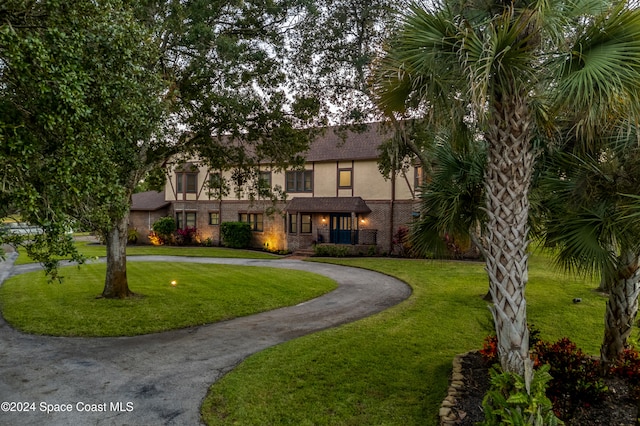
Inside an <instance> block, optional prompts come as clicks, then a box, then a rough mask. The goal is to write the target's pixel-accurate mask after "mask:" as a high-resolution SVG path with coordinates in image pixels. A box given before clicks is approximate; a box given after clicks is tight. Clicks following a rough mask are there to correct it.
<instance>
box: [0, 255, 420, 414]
mask: <svg viewBox="0 0 640 426" xmlns="http://www.w3.org/2000/svg"><path fill="white" fill-rule="evenodd" d="M128 260H129V261H131V262H135V261H160V262H163V261H171V262H194V263H214V264H235V265H243V266H266V267H273V268H286V269H298V270H304V271H309V272H315V273H317V274H321V275H324V276H327V277H329V278H332V279H333V280H335V281H337V282H338V284H339V286H338V288H337V289H336V290H334V291H332V292H330V293H328V294H326V295H324V296H321V297H318V298H316V299H313V300H310V301H308V302H305V303H301V304H299V305H297V306H291V307H287V308H282V309H277V310H274V311H269V312H264V313H261V314H257V315H252V316H249V317H242V318H237V319H234V320H231V321H225V322H221V323H216V324H211V325H207V326H200V327H194V328H189V329H185V330H178V331H171V332H165V333H158V334H151V335H144V336H138V337H120V338H68V337H46V336H33V335H27V334H23V333H20V332H18V331H16V330H14V329H12V328H11V327H9V326H8V325H7V323H6V322H5V321H4V320H3V319H1V318H0V402H5V401H6V402H15V403H17V404H15V405H14V406H13V407H10V408H15V409H25V408H26V410H28V411H26V412H6V411H5V409H6V408H7V407H6V405H4V404H3V407H2V408H3V409H2V411H0V424H6V425H33V424H47V425H80V424H82V425H90V424H91V425H198V424H200V423H201V421H200V414H199V413H200V411H199V410H200V404H201V402H202V399H203V398H204V396H205V394H206V392H207V389H208V387H209V386H210V385H211V384H212V383H214V382H215V381H216V380H218V379H219V378H220V377H222V376H223V375H224V374H226V373H227V372H229V371H230V370H232V369H233V368H234V367H235V366H236V365H237V364H238V363H240V362H241V361H242V360H243V359H245V358H246V357H247V356H249V355H251V354H253V353H255V352H258V351H260V350H263V349H265V348H267V347H270V346H274V345H277V344H279V343H282V342H285V341H287V340H290V339H293V338H295V337H299V336H303V335H305V334H309V333H312V332H315V331H318V330H322V329H326V328H329V327H333V326H337V325H339V324H344V323H347V322H350V321H354V320H357V319H360V318H363V317H366V316H368V315H371V314H373V313H376V312H379V311H382V310H384V309H386V308H388V307H390V306H393V305H395V304H397V303H399V302H400V301H402V300H404V299H406V298H407V297H408V296H409V295H410V293H411V290H410V289H409V287H408V286H407V285H406V284H404V283H403V282H401V281H399V280H397V279H395V278H392V277H389V276H386V275H383V274H379V273H376V272H372V271H367V270H362V269H356V268H349V267H343V266H336V265H329V264H321V263H312V262H301V261H298V260H289V259H282V260H253V259H252V260H248V259H212V258H184V257H167V256H135V257H134V256H132V257H129V258H128ZM1 263H5V268H4V269H5V271H4V273H3V271H2V268H0V282H2V280H3V278H4V276H6V275H15V274H17V273H21V272H25V271H27V270H31V269H33V266H28V265H25V266H16V267H13V269H11V270H9V269H8V268H7V266H6V262H0V264H1ZM7 271H9V272H7ZM3 275H4V276H3ZM282 368H286V366H283V367H282ZM23 403H28V405H26V407H25V404H23ZM56 404H57V405H56ZM47 410H53V411H52V412H50V413H47V412H46V411H47Z"/></svg>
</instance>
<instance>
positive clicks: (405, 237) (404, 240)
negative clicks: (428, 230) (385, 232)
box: [392, 226, 413, 257]
mask: <svg viewBox="0 0 640 426" xmlns="http://www.w3.org/2000/svg"><path fill="white" fill-rule="evenodd" d="M409 236H410V231H409V228H407V227H406V226H401V227H399V228H398V230H397V231H396V233H395V234H393V241H392V243H393V247H394V253H396V254H397V255H398V256H400V257H411V256H412V254H413V253H412V247H411V242H410V241H409Z"/></svg>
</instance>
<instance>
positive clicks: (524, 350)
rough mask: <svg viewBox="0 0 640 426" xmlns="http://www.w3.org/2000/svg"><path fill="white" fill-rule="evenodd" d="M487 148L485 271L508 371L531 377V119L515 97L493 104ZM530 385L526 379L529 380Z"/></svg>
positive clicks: (502, 358) (504, 366)
mask: <svg viewBox="0 0 640 426" xmlns="http://www.w3.org/2000/svg"><path fill="white" fill-rule="evenodd" d="M494 109H495V111H494V115H493V123H492V124H491V125H490V126H489V130H488V132H487V134H486V140H487V143H488V153H487V169H486V177H485V186H486V193H487V216H488V221H487V233H486V235H485V242H486V268H487V272H488V275H489V291H490V293H491V297H492V300H493V305H492V307H491V312H492V314H493V319H494V322H495V326H496V334H497V337H498V356H499V359H500V364H501V366H502V369H503V370H504V371H508V372H514V373H517V374H520V375H522V376H524V377H525V380H527V378H528V377H529V379H530V377H531V375H532V364H533V363H532V361H531V358H530V356H529V330H528V328H527V303H526V298H525V287H526V284H527V281H528V253H527V248H528V244H529V239H528V232H529V228H528V224H527V220H528V215H529V197H528V194H529V186H530V182H531V174H532V169H533V162H534V155H533V153H532V152H531V135H530V132H529V125H530V124H531V116H530V113H529V110H528V108H527V105H526V103H525V102H522V101H520V100H519V98H518V97H517V96H513V97H512V98H510V99H507V102H501V103H499V102H495V104H494ZM527 382H528V380H527Z"/></svg>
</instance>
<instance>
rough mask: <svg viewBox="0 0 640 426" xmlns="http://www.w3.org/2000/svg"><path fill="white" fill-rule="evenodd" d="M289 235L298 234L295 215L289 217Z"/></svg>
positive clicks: (296, 216)
mask: <svg viewBox="0 0 640 426" xmlns="http://www.w3.org/2000/svg"><path fill="white" fill-rule="evenodd" d="M289 233H290V234H296V233H298V215H297V214H290V215H289Z"/></svg>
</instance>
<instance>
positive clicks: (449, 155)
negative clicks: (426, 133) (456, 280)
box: [411, 140, 486, 255]
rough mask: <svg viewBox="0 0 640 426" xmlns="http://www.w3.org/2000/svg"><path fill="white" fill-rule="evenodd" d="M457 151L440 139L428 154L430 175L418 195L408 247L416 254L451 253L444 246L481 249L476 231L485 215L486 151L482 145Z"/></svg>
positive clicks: (470, 145)
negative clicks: (418, 207) (418, 214)
mask: <svg viewBox="0 0 640 426" xmlns="http://www.w3.org/2000/svg"><path fill="white" fill-rule="evenodd" d="M459 148H461V149H456V148H455V147H454V146H452V145H451V144H450V143H447V141H445V140H443V141H440V142H439V144H438V145H437V146H436V147H435V149H434V150H433V152H432V153H431V156H432V167H431V174H430V176H429V179H428V180H427V181H426V182H425V183H424V184H423V185H422V187H421V188H420V192H419V198H420V204H421V209H420V218H419V219H418V220H417V221H416V222H415V223H414V225H413V227H412V232H411V245H412V247H413V249H414V250H415V251H416V252H418V253H420V254H423V255H429V254H435V255H446V254H451V253H450V249H451V247H448V246H447V244H449V245H451V244H454V245H455V247H458V246H461V247H465V248H466V247H468V246H475V248H477V249H478V250H479V251H480V252H481V253H482V252H483V250H484V247H483V245H482V243H481V242H480V235H479V230H480V228H481V226H482V223H483V222H484V220H485V216H486V215H485V214H484V209H483V208H482V205H483V202H484V188H483V176H484V165H485V162H486V151H485V149H484V144H468V143H467V144H466V146H463V147H459ZM483 254H484V253H483Z"/></svg>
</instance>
